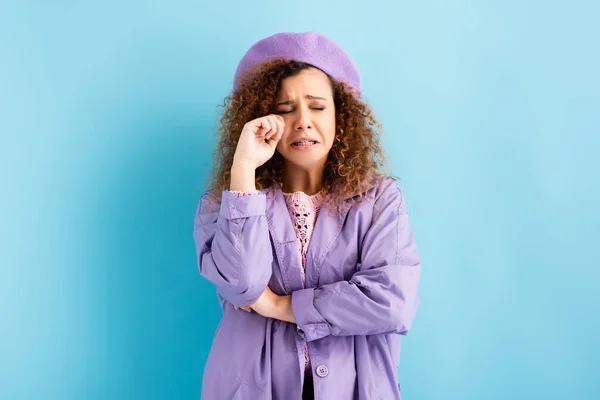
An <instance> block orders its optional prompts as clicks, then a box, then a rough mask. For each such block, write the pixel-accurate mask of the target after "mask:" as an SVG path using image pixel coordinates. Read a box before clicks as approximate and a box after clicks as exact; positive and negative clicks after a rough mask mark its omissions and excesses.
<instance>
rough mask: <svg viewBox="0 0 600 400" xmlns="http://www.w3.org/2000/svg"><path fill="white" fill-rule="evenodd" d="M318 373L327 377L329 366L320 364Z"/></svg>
mask: <svg viewBox="0 0 600 400" xmlns="http://www.w3.org/2000/svg"><path fill="white" fill-rule="evenodd" d="M317 375H319V376H320V377H321V378H325V377H326V376H327V375H329V368H327V367H326V366H325V365H319V366H318V367H317Z"/></svg>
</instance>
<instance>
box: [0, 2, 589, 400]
mask: <svg viewBox="0 0 600 400" xmlns="http://www.w3.org/2000/svg"><path fill="white" fill-rule="evenodd" d="M599 13H600V7H599V6H598V3H597V2H593V1H575V0H574V1H569V2H567V1H514V0H509V1H458V0H456V1H442V0H431V1H420V2H406V1H387V2H386V1H377V0H372V1H371V2H369V3H366V2H362V3H355V4H351V2H348V1H337V2H326V1H312V0H311V1H301V2H284V1H281V0H280V1H257V2H252V1H237V2H236V1H231V0H225V1H218V2H205V1H191V0H188V1H185V0H171V1H168V2H167V1H115V0H105V1H77V0H56V1H32V0H29V1H26V0H21V1H10V0H8V1H7V0H4V1H1V2H0V133H1V142H0V167H1V168H0V174H1V188H2V196H1V197H0V199H1V200H0V202H1V205H2V206H1V207H0V210H1V215H0V217H1V218H0V235H1V241H0V243H1V244H0V245H1V251H0V263H1V264H0V265H1V276H0V399H61V400H63V399H69V400H70V399H89V400H94V399H197V398H198V397H199V394H200V386H201V378H202V372H203V368H204V362H205V360H206V358H207V355H208V351H209V348H210V344H211V340H212V335H213V332H214V329H215V328H216V326H217V323H218V320H219V318H220V309H219V306H218V303H217V298H216V295H215V290H214V287H212V286H211V285H210V284H209V283H208V282H207V281H205V280H204V279H203V278H201V277H200V275H199V273H198V271H197V267H196V260H195V250H194V245H193V240H192V226H193V217H194V212H195V208H196V205H197V201H198V199H199V197H200V195H201V193H202V191H203V189H204V187H205V182H206V178H207V176H208V172H209V169H210V167H211V163H212V161H211V154H212V151H213V149H214V145H215V140H214V133H215V126H216V123H217V117H218V111H219V109H218V107H217V106H218V105H219V104H222V103H223V98H224V97H225V96H226V95H227V94H228V93H229V91H230V90H231V85H232V82H233V75H234V72H235V68H236V66H237V63H238V61H239V60H240V59H241V57H242V56H243V54H244V52H245V51H246V50H247V49H248V48H249V47H250V46H251V45H252V44H253V43H254V42H256V41H257V40H259V39H261V38H263V37H265V36H268V35H271V34H273V33H276V32H280V31H292V32H303V31H308V30H312V31H317V32H320V33H322V34H325V35H327V36H329V37H330V38H332V39H333V40H335V41H337V42H338V43H339V44H341V45H342V46H343V47H344V48H345V49H346V51H347V52H348V53H349V54H350V56H351V57H352V58H353V59H354V60H355V62H356V63H357V65H358V66H359V68H360V70H361V73H362V78H363V83H364V95H365V97H366V98H367V99H368V100H369V102H370V103H371V105H372V106H373V108H374V110H375V112H376V116H377V117H378V118H379V119H380V120H381V121H382V123H383V127H384V141H385V147H386V149H387V152H388V154H389V157H390V166H391V169H392V171H393V172H394V173H395V174H396V175H399V176H400V177H401V178H402V181H401V183H400V184H401V186H402V188H403V189H404V191H405V194H406V196H407V205H408V209H409V212H410V214H411V223H412V225H413V229H414V232H415V235H416V238H417V244H418V246H419V249H420V252H421V257H422V263H423V265H422V267H423V276H422V284H421V289H420V292H421V297H422V303H421V308H420V310H419V313H418V315H417V318H416V321H415V323H414V329H413V330H412V331H411V333H410V334H409V336H408V337H407V338H406V339H405V341H404V347H403V352H402V361H401V367H400V370H399V378H400V380H401V382H402V388H403V395H404V397H405V398H406V399H407V400H430V399H431V400H437V399H440V400H442V399H460V400H463V399H464V400H470V399H473V400H480V399H492V400H493V399H569V400H570V399H576V400H583V399H598V398H600V379H599V378H598V375H599V373H600V362H599V358H600V311H599V308H600V298H599V293H600V283H599V282H600V272H599V267H600V256H599V251H598V248H599V244H598V242H599V239H600V234H599V229H600V213H599V211H598V207H599V206H598V204H599V203H600V184H599V182H600V179H599V177H598V174H599V172H600V161H599V158H600V156H599V155H598V152H599V150H600V140H599V135H600V129H599V127H600V79H599V77H598V71H600V56H599V53H600V52H599V50H598V49H599V46H598V40H599V38H600V29H599V28H598V15H599Z"/></svg>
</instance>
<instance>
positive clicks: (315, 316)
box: [292, 288, 331, 342]
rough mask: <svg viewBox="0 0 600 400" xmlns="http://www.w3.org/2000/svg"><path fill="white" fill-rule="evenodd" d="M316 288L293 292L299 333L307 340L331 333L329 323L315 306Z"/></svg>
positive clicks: (293, 309)
mask: <svg viewBox="0 0 600 400" xmlns="http://www.w3.org/2000/svg"><path fill="white" fill-rule="evenodd" d="M314 296H315V289H312V288H311V289H301V290H297V291H295V292H293V293H292V314H294V319H295V320H296V325H298V334H299V335H300V336H301V337H302V338H303V339H304V340H306V341H307V342H310V341H313V340H317V339H321V338H323V337H325V336H329V335H330V334H331V330H330V329H329V324H328V323H327V321H326V320H325V318H323V316H322V315H321V313H319V311H317V309H316V308H315V306H314Z"/></svg>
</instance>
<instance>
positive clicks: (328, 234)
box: [306, 194, 352, 287]
mask: <svg viewBox="0 0 600 400" xmlns="http://www.w3.org/2000/svg"><path fill="white" fill-rule="evenodd" d="M330 197H331V194H328V195H327V199H326V200H325V202H324V203H323V207H322V208H321V210H320V211H319V214H318V216H317V221H316V223H315V227H314V230H313V234H312V237H311V239H310V243H309V244H308V252H307V254H306V286H307V287H316V286H317V283H318V282H319V275H320V273H321V267H322V266H323V261H324V260H325V257H326V256H327V254H328V253H329V251H330V250H331V247H332V246H333V244H334V243H335V240H336V239H337V237H338V236H339V234H340V232H341V230H342V226H343V225H344V221H346V216H347V215H348V211H349V210H350V207H351V206H352V204H351V202H349V201H347V200H346V201H344V203H343V205H342V206H341V208H340V212H339V213H332V212H331V211H329V209H328V207H327V204H328V203H329V200H330Z"/></svg>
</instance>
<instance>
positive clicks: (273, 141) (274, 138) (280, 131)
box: [269, 123, 285, 146]
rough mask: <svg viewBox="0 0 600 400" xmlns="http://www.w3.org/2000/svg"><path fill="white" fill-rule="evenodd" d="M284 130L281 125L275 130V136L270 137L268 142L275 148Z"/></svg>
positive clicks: (283, 126)
mask: <svg viewBox="0 0 600 400" xmlns="http://www.w3.org/2000/svg"><path fill="white" fill-rule="evenodd" d="M284 130H285V123H281V124H280V126H279V128H278V129H277V132H276V133H275V135H273V136H272V137H271V140H270V141H269V142H272V143H273V145H275V146H277V143H279V141H280V140H281V137H282V136H283V132H284Z"/></svg>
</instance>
